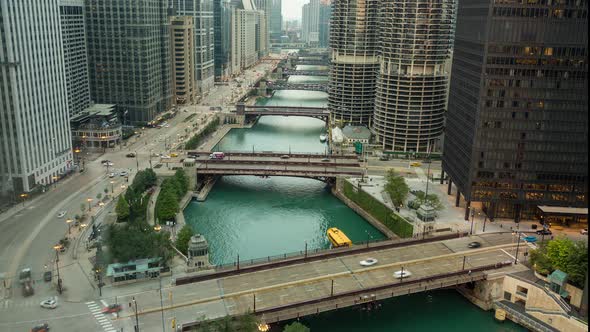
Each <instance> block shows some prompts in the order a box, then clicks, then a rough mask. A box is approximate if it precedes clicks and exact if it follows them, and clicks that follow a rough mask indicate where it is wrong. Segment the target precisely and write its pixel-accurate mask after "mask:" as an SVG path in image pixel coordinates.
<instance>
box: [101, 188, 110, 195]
mask: <svg viewBox="0 0 590 332" xmlns="http://www.w3.org/2000/svg"><path fill="white" fill-rule="evenodd" d="M102 191H103V192H104V195H105V196H108V194H109V188H104V189H103V190H102Z"/></svg>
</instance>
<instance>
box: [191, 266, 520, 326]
mask: <svg viewBox="0 0 590 332" xmlns="http://www.w3.org/2000/svg"><path fill="white" fill-rule="evenodd" d="M509 265H512V262H498V263H495V264H489V265H485V266H480V267H476V268H471V270H469V271H467V270H458V271H453V272H449V273H442V274H438V275H434V276H430V277H425V278H418V279H406V280H403V279H402V280H400V281H397V282H394V283H389V284H385V285H380V286H375V287H371V288H366V289H361V290H354V291H348V292H342V293H332V294H330V295H328V296H323V297H319V298H314V299H310V300H304V301H299V302H294V303H289V304H285V305H280V306H275V307H269V308H262V309H254V311H253V313H254V314H255V315H258V316H262V317H263V318H264V320H265V322H267V323H274V322H279V321H283V320H287V319H292V318H298V317H302V316H306V315H310V314H318V313H320V312H324V311H329V310H334V309H338V308H343V307H348V306H352V305H358V304H367V303H374V302H376V301H378V300H383V299H386V298H390V297H394V296H400V295H407V294H412V293H419V292H424V291H427V290H433V289H440V288H447V287H454V286H457V285H459V284H463V283H467V282H473V281H478V280H484V279H485V278H486V276H485V273H484V272H485V271H488V270H493V269H500V268H503V267H506V266H509ZM199 324H200V322H190V323H186V324H183V325H182V331H190V330H191V329H192V328H194V327H196V326H198V325H199Z"/></svg>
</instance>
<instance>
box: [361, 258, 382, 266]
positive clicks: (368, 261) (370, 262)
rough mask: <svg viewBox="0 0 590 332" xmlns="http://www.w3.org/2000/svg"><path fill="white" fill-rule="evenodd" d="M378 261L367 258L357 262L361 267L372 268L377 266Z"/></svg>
mask: <svg viewBox="0 0 590 332" xmlns="http://www.w3.org/2000/svg"><path fill="white" fill-rule="evenodd" d="M377 262H378V260H377V259H376V258H367V259H364V260H362V261H360V262H359V264H361V265H362V266H372V265H375V264H377Z"/></svg>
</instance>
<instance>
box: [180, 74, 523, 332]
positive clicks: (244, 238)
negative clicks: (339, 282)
mask: <svg viewBox="0 0 590 332" xmlns="http://www.w3.org/2000/svg"><path fill="white" fill-rule="evenodd" d="M303 67H304V68H299V69H301V70H316V69H317V66H303ZM314 67H315V68H314ZM290 80H291V81H292V82H293V81H296V82H301V83H304V82H317V81H323V80H327V77H309V76H293V77H291V78H290ZM326 103H327V95H326V94H325V93H323V92H310V91H277V92H275V94H274V95H273V96H272V98H269V99H264V98H263V99H259V100H258V101H257V104H259V105H284V106H325V105H326ZM323 132H325V128H324V123H323V122H322V121H320V120H317V119H311V118H301V117H277V116H266V117H262V118H261V119H260V120H259V121H258V122H257V123H256V124H255V125H254V126H253V127H252V128H251V129H233V130H231V131H230V132H229V133H228V134H227V135H226V136H225V137H224V138H223V139H222V140H221V141H220V142H219V144H218V145H217V147H216V149H217V151H252V150H254V151H258V152H260V151H281V152H287V151H291V152H317V153H323V152H325V149H326V145H325V144H323V143H321V142H320V141H319V135H320V134H322V133H323ZM184 214H185V218H186V221H187V223H188V224H190V225H191V226H192V227H193V229H194V230H195V231H196V232H199V233H202V234H204V235H205V237H206V238H207V240H208V242H209V246H210V260H211V263H213V264H231V263H234V262H235V261H236V259H237V257H238V255H239V259H240V261H241V262H244V261H246V260H250V259H256V258H266V257H268V256H276V255H283V254H286V253H293V252H295V253H297V252H301V251H303V250H304V249H305V245H306V244H307V246H308V249H309V250H314V249H318V248H328V247H329V242H328V240H327V238H326V230H327V229H328V228H329V227H333V226H335V227H338V228H340V229H342V230H343V231H344V232H345V233H346V234H347V235H348V236H349V237H350V238H351V240H352V241H353V242H363V241H366V240H367V239H370V240H377V239H383V238H384V236H383V235H382V234H381V233H380V232H379V231H378V230H377V229H375V228H374V227H373V226H371V225H370V224H369V223H367V222H366V221H365V220H364V219H362V218H361V217H359V216H358V215H357V214H356V213H354V212H353V211H352V210H350V209H349V208H348V207H346V206H345V205H344V204H343V203H342V202H340V201H339V200H338V199H336V198H335V197H334V196H332V194H331V193H330V191H329V190H328V189H327V188H326V186H325V184H324V183H322V182H319V181H316V180H311V179H300V178H287V177H271V178H264V179H263V178H258V177H252V176H228V177H224V178H222V179H221V180H219V181H218V182H217V184H216V185H215V187H214V188H213V190H212V191H211V193H210V194H209V197H208V198H207V201H206V202H202V203H199V202H196V201H193V202H192V203H190V204H189V206H188V207H187V208H186V209H185V211H184ZM302 322H303V323H304V324H305V325H307V326H309V327H310V328H311V330H312V331H313V332H316V331H317V332H324V331H325V332H332V331H342V332H348V331H351V332H352V331H367V332H372V331H374V332H389V331H466V332H467V331H490V332H491V331H525V330H524V329H522V328H520V327H519V326H518V325H515V324H513V323H511V322H508V321H507V322H505V323H502V324H500V323H496V322H495V321H494V320H493V315H492V313H487V312H484V311H481V310H479V309H478V308H477V307H475V306H474V305H472V304H471V303H469V302H468V301H467V300H465V299H464V298H463V297H462V296H460V295H459V294H457V293H456V292H454V291H438V292H430V293H425V294H417V295H411V296H406V297H401V298H395V299H391V300H388V301H384V302H383V304H382V308H381V309H379V310H376V311H372V312H361V311H359V310H358V309H343V310H338V311H334V312H329V313H324V314H320V315H317V316H311V317H307V318H305V319H303V320H302ZM281 330H282V329H281V328H280V327H273V330H272V331H281Z"/></svg>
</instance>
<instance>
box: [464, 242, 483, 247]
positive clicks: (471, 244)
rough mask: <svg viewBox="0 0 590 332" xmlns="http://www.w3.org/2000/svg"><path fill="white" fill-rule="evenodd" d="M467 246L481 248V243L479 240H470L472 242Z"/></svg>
mask: <svg viewBox="0 0 590 332" xmlns="http://www.w3.org/2000/svg"><path fill="white" fill-rule="evenodd" d="M467 247H468V248H479V247H481V243H479V242H477V241H474V242H470V243H469V244H468V245H467Z"/></svg>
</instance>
